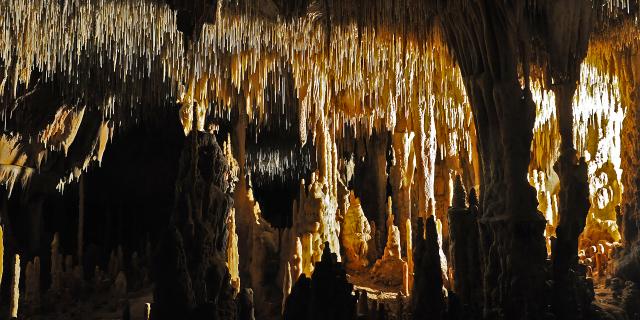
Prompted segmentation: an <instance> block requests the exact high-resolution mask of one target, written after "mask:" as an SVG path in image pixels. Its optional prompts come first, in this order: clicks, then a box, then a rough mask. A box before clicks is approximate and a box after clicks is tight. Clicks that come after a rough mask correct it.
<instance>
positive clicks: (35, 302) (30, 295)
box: [24, 257, 40, 309]
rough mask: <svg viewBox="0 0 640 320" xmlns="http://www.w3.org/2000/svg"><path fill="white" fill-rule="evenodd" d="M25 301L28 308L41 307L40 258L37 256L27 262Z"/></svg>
mask: <svg viewBox="0 0 640 320" xmlns="http://www.w3.org/2000/svg"><path fill="white" fill-rule="evenodd" d="M24 282H25V297H24V300H25V303H26V305H27V307H28V308H31V309H38V308H39V307H40V258H39V257H35V258H33V261H29V262H28V263H27V268H26V270H25V281H24Z"/></svg>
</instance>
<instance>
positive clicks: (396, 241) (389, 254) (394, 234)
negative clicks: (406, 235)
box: [371, 198, 408, 287]
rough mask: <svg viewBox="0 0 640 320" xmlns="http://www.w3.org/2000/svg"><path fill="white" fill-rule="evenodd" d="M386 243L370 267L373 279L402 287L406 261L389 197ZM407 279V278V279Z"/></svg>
mask: <svg viewBox="0 0 640 320" xmlns="http://www.w3.org/2000/svg"><path fill="white" fill-rule="evenodd" d="M387 210H388V218H387V245H386V246H385V248H384V254H383V255H382V258H380V259H378V261H376V263H375V264H374V265H373V268H372V269H371V277H372V278H373V279H374V281H376V282H379V283H383V284H385V285H388V286H392V287H393V286H397V287H402V286H403V283H404V280H405V277H406V276H405V272H403V270H404V268H405V265H406V262H405V261H404V260H403V259H402V256H401V250H400V248H401V245H400V242H401V239H400V231H399V230H398V227H397V226H395V225H394V224H393V220H394V215H393V212H392V210H391V199H390V198H389V199H388V208H387ZM407 281H408V280H407Z"/></svg>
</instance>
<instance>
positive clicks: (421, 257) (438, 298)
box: [411, 215, 445, 319]
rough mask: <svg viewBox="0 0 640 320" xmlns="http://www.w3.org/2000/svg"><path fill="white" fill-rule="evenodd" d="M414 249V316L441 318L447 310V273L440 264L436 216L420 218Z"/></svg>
mask: <svg viewBox="0 0 640 320" xmlns="http://www.w3.org/2000/svg"><path fill="white" fill-rule="evenodd" d="M413 243H415V247H414V250H413V256H414V258H413V261H414V264H415V269H414V270H415V275H414V284H413V292H412V298H411V299H412V308H413V319H425V318H427V317H430V318H434V319H441V318H442V317H443V315H444V312H445V300H444V294H443V284H444V283H443V274H442V269H441V267H440V254H439V252H438V251H439V250H438V235H437V231H436V223H435V217H434V216H433V215H432V216H429V217H428V218H427V219H426V226H425V224H424V219H422V218H420V219H419V220H418V228H417V230H416V233H415V236H414V241H413Z"/></svg>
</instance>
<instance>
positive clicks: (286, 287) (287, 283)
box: [281, 262, 298, 313]
mask: <svg viewBox="0 0 640 320" xmlns="http://www.w3.org/2000/svg"><path fill="white" fill-rule="evenodd" d="M296 280H298V279H296ZM291 281H292V280H291V265H290V264H289V262H287V268H286V270H285V274H284V279H283V281H282V311H281V312H282V313H284V307H285V303H286V302H287V297H288V296H289V294H290V293H291Z"/></svg>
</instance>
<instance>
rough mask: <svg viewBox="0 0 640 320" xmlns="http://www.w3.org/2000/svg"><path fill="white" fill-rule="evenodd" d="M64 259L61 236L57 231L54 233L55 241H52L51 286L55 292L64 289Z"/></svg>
mask: <svg viewBox="0 0 640 320" xmlns="http://www.w3.org/2000/svg"><path fill="white" fill-rule="evenodd" d="M62 265H63V261H62V254H60V237H59V235H58V233H57V232H56V233H55V234H54V235H53V241H51V288H50V290H51V291H53V292H59V291H60V290H62V275H63V272H64V271H63V268H62Z"/></svg>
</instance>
